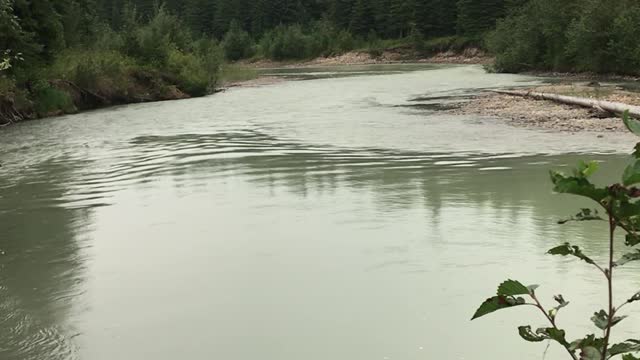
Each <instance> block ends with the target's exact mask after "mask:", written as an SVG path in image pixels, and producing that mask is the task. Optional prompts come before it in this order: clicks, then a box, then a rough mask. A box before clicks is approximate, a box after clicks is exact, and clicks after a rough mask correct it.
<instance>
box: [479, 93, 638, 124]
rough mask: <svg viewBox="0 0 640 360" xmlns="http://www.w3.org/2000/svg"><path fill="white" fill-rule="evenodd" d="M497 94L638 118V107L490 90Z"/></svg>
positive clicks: (567, 97)
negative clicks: (625, 113) (627, 114)
mask: <svg viewBox="0 0 640 360" xmlns="http://www.w3.org/2000/svg"><path fill="white" fill-rule="evenodd" d="M491 91H492V92H495V93H498V94H505V95H512V96H521V97H530V98H533V99H538V100H550V101H555V102H558V103H561V104H568V105H576V106H582V107H586V108H592V109H596V110H604V111H607V112H610V113H613V114H617V115H622V114H623V113H624V112H625V111H629V115H630V116H631V117H634V118H640V106H634V105H627V104H623V103H619V102H612V101H600V100H593V99H587V98H581V97H576V96H564V95H557V94H549V93H541V92H534V91H521V90H491Z"/></svg>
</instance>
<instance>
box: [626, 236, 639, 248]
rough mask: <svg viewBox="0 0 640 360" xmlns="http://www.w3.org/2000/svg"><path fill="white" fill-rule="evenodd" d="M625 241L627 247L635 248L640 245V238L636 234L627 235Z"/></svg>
mask: <svg viewBox="0 0 640 360" xmlns="http://www.w3.org/2000/svg"><path fill="white" fill-rule="evenodd" d="M625 240H626V241H625V244H627V246H636V245H638V244H640V236H639V235H638V234H636V233H631V234H627V236H626V237H625Z"/></svg>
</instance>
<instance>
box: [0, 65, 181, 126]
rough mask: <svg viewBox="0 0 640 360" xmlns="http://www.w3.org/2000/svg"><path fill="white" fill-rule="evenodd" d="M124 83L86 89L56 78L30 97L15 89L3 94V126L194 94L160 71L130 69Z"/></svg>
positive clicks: (0, 98)
mask: <svg viewBox="0 0 640 360" xmlns="http://www.w3.org/2000/svg"><path fill="white" fill-rule="evenodd" d="M105 80H107V79H105ZM124 83H126V87H120V86H113V85H112V84H110V83H108V82H104V83H102V84H100V86H99V87H97V88H95V89H87V88H85V87H82V86H80V85H78V84H77V83H75V82H72V81H68V80H62V79H54V80H49V81H46V82H41V83H40V84H37V85H34V86H37V88H35V89H32V90H31V93H32V94H33V95H32V97H31V98H30V97H29V96H28V95H27V91H25V90H21V89H15V88H14V89H12V90H11V91H8V92H6V93H5V94H4V95H3V96H0V126H8V125H11V124H14V123H17V122H20V121H25V120H33V119H39V118H46V117H52V116H59V115H65V114H74V113H78V112H81V111H86V110H94V109H99V108H104V107H109V106H115V105H124V104H133V103H144V102H153V101H164V100H180V99H187V98H190V97H191V96H192V95H190V94H188V93H187V92H186V91H185V90H183V89H180V88H179V87H178V85H176V81H175V79H171V78H170V77H168V76H166V75H162V74H160V73H159V72H152V71H135V72H131V73H130V74H128V76H127V79H126V82H124Z"/></svg>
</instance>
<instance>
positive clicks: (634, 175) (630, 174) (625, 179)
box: [622, 161, 640, 186]
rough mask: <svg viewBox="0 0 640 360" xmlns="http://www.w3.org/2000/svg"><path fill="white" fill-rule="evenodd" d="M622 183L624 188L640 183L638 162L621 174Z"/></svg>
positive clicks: (639, 163)
mask: <svg viewBox="0 0 640 360" xmlns="http://www.w3.org/2000/svg"><path fill="white" fill-rule="evenodd" d="M622 183H623V184H624V185H626V186H629V185H633V184H637V183H640V161H636V162H634V163H633V164H631V165H629V166H627V168H626V169H625V170H624V173H623V174H622Z"/></svg>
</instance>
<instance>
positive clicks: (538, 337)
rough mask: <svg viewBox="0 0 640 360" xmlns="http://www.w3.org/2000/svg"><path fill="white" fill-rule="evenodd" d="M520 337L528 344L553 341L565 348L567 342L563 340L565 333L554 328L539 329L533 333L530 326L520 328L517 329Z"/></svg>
mask: <svg viewBox="0 0 640 360" xmlns="http://www.w3.org/2000/svg"><path fill="white" fill-rule="evenodd" d="M518 333H519V334H520V337H522V338H523V339H524V340H526V341H529V342H541V341H544V340H555V341H557V342H559V343H560V344H562V345H564V346H567V345H569V344H568V343H567V340H566V339H565V331H564V330H560V329H556V328H552V327H550V328H540V329H538V330H536V332H533V330H531V326H520V327H519V328H518Z"/></svg>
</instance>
